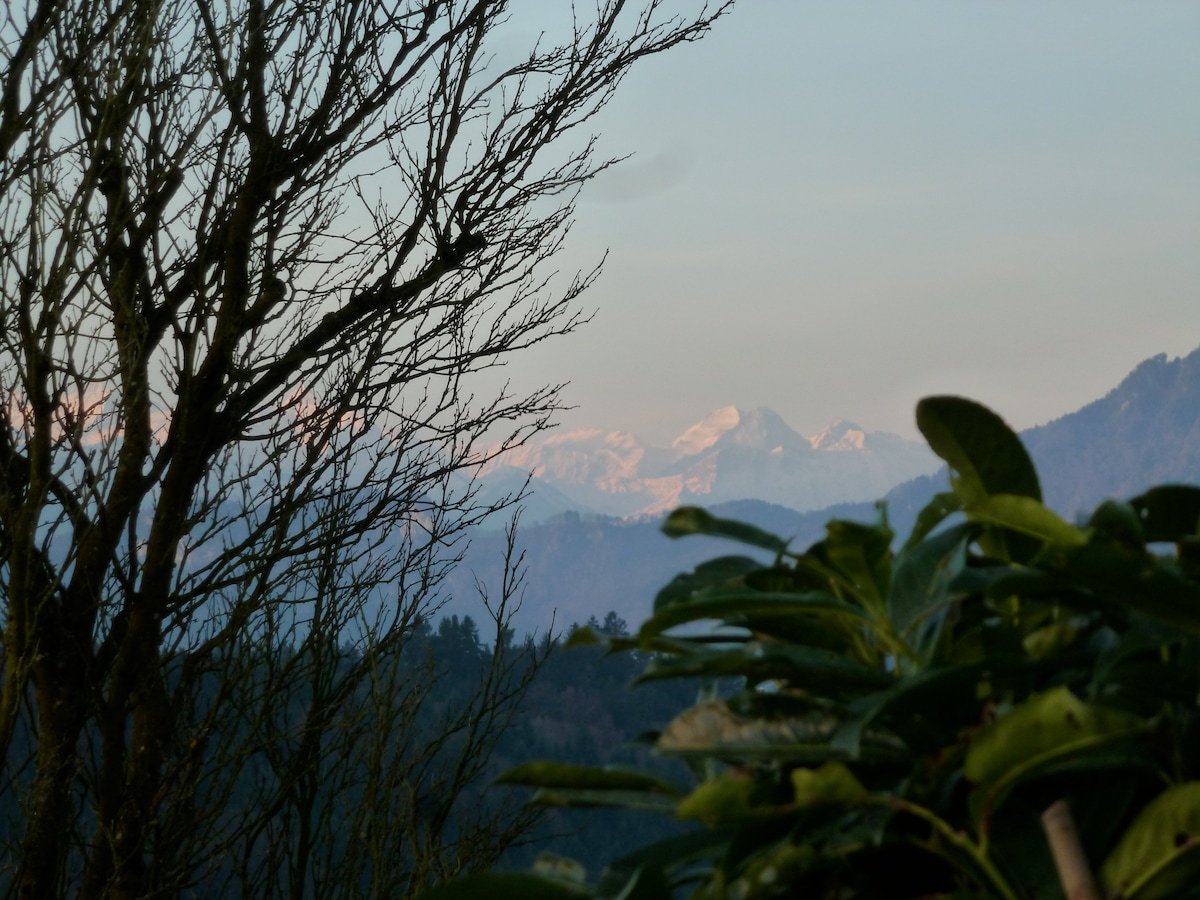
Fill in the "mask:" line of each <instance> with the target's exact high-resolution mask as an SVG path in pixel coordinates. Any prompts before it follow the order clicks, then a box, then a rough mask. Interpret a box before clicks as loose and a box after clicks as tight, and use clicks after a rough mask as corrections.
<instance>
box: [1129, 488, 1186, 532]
mask: <svg viewBox="0 0 1200 900" xmlns="http://www.w3.org/2000/svg"><path fill="white" fill-rule="evenodd" d="M1129 505H1130V506H1132V507H1133V508H1134V510H1136V511H1137V514H1138V517H1139V518H1140V520H1141V523H1142V532H1143V534H1144V535H1145V538H1146V540H1147V541H1149V542H1152V543H1154V542H1161V541H1169V542H1171V543H1174V542H1176V541H1178V540H1180V539H1181V538H1184V537H1195V536H1197V535H1200V487H1195V486H1193V485H1183V484H1164V485H1162V486H1160V487H1155V488H1151V489H1150V490H1148V491H1146V493H1144V494H1142V495H1140V496H1138V497H1134V498H1133V499H1132V500H1130V501H1129Z"/></svg>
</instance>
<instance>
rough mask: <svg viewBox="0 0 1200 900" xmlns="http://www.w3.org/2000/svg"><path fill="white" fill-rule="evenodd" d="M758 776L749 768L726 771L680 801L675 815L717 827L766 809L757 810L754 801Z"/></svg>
mask: <svg viewBox="0 0 1200 900" xmlns="http://www.w3.org/2000/svg"><path fill="white" fill-rule="evenodd" d="M753 793H754V775H753V774H752V773H751V772H748V771H746V770H745V769H726V770H725V771H724V772H721V773H720V774H719V775H717V777H716V778H710V779H708V780H707V781H702V782H701V783H700V784H698V785H697V786H696V789H695V790H693V791H692V792H691V793H690V794H688V795H687V796H686V797H684V798H683V799H682V800H680V801H679V805H678V806H677V807H676V809H675V815H676V816H678V817H679V818H681V819H695V820H697V821H699V822H704V823H705V824H706V825H709V826H715V825H720V824H724V823H732V822H737V821H741V820H744V819H746V818H749V817H751V816H754V815H755V814H761V813H763V812H764V811H765V810H763V809H756V808H755V805H754V804H753V803H752V802H751V796H752V795H753Z"/></svg>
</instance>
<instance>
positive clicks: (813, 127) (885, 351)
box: [508, 0, 1200, 440]
mask: <svg viewBox="0 0 1200 900" xmlns="http://www.w3.org/2000/svg"><path fill="white" fill-rule="evenodd" d="M596 126H597V129H598V130H599V131H600V132H601V133H602V134H603V137H604V140H603V146H604V148H605V149H606V151H607V152H609V153H612V154H620V153H624V152H629V151H635V152H636V154H637V155H636V157H635V158H634V159H633V160H631V161H629V162H627V163H625V164H623V166H622V167H620V168H619V169H617V170H614V171H613V172H612V173H610V174H608V175H606V176H604V177H602V178H600V179H597V181H596V182H594V183H593V184H592V185H590V186H589V189H588V190H587V191H586V193H585V195H584V198H583V200H582V202H581V203H580V206H579V211H578V221H577V226H576V229H575V231H574V233H573V235H572V238H571V240H570V244H569V250H568V252H566V253H564V255H563V257H562V258H561V261H560V262H561V266H562V267H563V268H564V269H572V270H573V269H574V268H578V267H583V266H588V265H590V264H591V263H593V262H594V261H595V260H596V259H597V258H598V257H599V255H600V254H601V253H602V252H603V250H604V249H605V248H608V249H609V250H610V256H609V261H608V264H607V266H606V269H605V274H604V276H603V277H602V278H601V280H600V282H599V284H598V285H597V286H596V287H595V289H594V290H593V291H592V292H590V293H589V294H588V295H586V297H585V302H586V304H587V305H588V306H589V307H593V308H595V310H596V313H597V314H596V318H595V321H594V322H593V323H592V324H591V325H589V326H587V327H586V328H584V329H583V330H582V331H581V332H580V333H579V334H578V335H576V336H573V337H571V338H567V339H563V340H560V341H557V342H550V343H548V344H546V345H545V346H544V347H543V348H539V349H537V350H535V351H532V352H530V353H528V354H526V355H525V356H523V357H522V358H521V359H520V360H514V362H513V363H512V365H510V367H509V370H508V371H509V374H510V375H512V376H513V377H514V379H515V380H516V381H517V383H518V384H522V383H528V382H531V381H538V380H545V381H552V380H564V379H565V380H570V381H571V382H572V384H571V386H570V388H569V389H568V391H567V394H566V398H567V400H568V401H569V402H571V403H574V404H577V405H578V406H579V407H580V408H579V409H578V410H576V411H574V412H572V413H569V414H567V415H566V416H564V417H563V423H564V425H565V426H567V427H574V426H580V425H594V426H597V427H604V428H618V427H619V428H627V429H630V430H633V431H636V432H639V433H641V434H643V435H645V436H646V437H648V438H651V439H657V440H663V439H668V438H669V437H670V436H673V435H674V434H677V433H678V432H679V431H681V430H682V429H683V428H684V427H685V426H686V425H688V424H690V423H691V422H693V421H695V420H696V419H698V418H700V417H701V416H703V415H704V414H705V413H706V412H707V411H708V410H710V409H712V408H715V407H718V406H723V405H727V404H737V405H741V406H746V407H752V406H758V405H766V406H770V407H772V408H774V409H776V410H777V411H778V412H779V413H781V414H782V415H783V416H784V418H786V419H787V420H788V421H789V422H791V423H792V424H793V425H794V426H796V427H797V428H798V429H800V430H801V431H803V432H805V433H812V432H815V431H817V430H819V429H820V427H821V426H822V425H823V424H824V423H825V422H826V421H827V420H828V419H830V418H832V417H834V416H844V417H846V418H851V419H854V420H856V421H858V422H859V423H860V424H861V425H863V426H865V427H867V428H868V429H883V430H890V431H897V432H900V433H903V434H907V435H913V434H915V430H914V428H913V426H912V425H911V419H912V407H913V404H914V403H915V401H916V400H917V399H918V398H919V397H920V396H922V395H923V394H927V393H933V392H954V393H963V394H967V395H970V396H973V397H976V398H978V399H980V400H983V401H985V402H988V403H990V404H992V405H993V406H994V407H995V408H996V409H997V410H998V411H1000V412H1001V413H1002V414H1003V415H1005V416H1006V417H1007V418H1008V419H1009V420H1010V421H1011V422H1012V423H1013V424H1014V425H1017V426H1018V427H1024V426H1028V425H1033V424H1036V423H1040V422H1044V421H1046V420H1048V419H1051V418H1054V417H1056V416H1058V415H1062V414H1064V413H1067V412H1070V411H1072V410H1074V409H1076V408H1077V407H1079V406H1081V405H1082V404H1084V403H1086V402H1088V401H1090V400H1092V399H1095V398H1096V397H1098V396H1100V395H1102V394H1103V393H1104V392H1106V391H1107V390H1108V389H1109V388H1111V387H1113V386H1114V385H1115V384H1116V383H1117V381H1118V380H1119V379H1120V378H1121V377H1122V376H1123V375H1124V374H1125V373H1126V372H1127V371H1128V370H1129V369H1130V368H1132V367H1133V365H1135V364H1136V363H1137V362H1138V361H1140V360H1141V359H1144V358H1145V357H1147V356H1150V355H1153V354H1155V353H1159V352H1167V353H1169V354H1171V355H1173V356H1174V355H1179V354H1183V353H1186V352H1188V351H1190V350H1192V349H1194V348H1195V347H1197V346H1200V3H1193V2H1183V0H1179V2H1146V0H1142V2H1136V3H1134V2H1099V0H1087V2H1062V0H1054V2H1034V0H1028V2H1019V0H1006V2H998V0H997V2H923V0H905V2H850V0H839V2H832V0H829V2H821V3H816V2H799V0H741V2H740V3H739V5H738V7H737V8H736V9H735V10H734V12H733V13H732V15H731V16H730V17H729V18H728V19H727V20H725V21H723V22H721V23H720V24H719V25H718V27H717V29H716V30H715V32H714V33H713V34H712V35H711V36H710V37H709V38H708V39H706V40H705V41H704V42H702V43H700V44H697V45H694V46H689V47H683V48H681V49H679V50H678V51H676V52H674V53H672V54H669V55H666V56H663V57H661V58H658V59H654V60H651V61H649V62H648V63H646V64H645V65H644V66H643V67H642V68H641V69H640V70H639V71H635V72H634V73H633V74H632V75H631V76H630V78H629V79H628V80H627V82H626V83H625V84H624V85H623V89H622V90H621V92H620V93H619V94H618V96H617V98H616V100H615V101H614V102H613V104H612V106H611V107H610V108H609V109H607V110H606V111H605V112H604V113H603V114H602V115H601V117H600V118H599V119H598V120H597V123H596Z"/></svg>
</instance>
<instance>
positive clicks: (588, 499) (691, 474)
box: [481, 406, 938, 521]
mask: <svg viewBox="0 0 1200 900" xmlns="http://www.w3.org/2000/svg"><path fill="white" fill-rule="evenodd" d="M937 467H938V460H937V458H936V457H935V456H934V455H933V454H932V453H930V452H929V449H928V448H927V447H925V445H924V444H921V443H919V442H917V441H909V440H905V439H904V438H901V437H899V436H897V435H894V434H887V433H885V432H866V431H864V430H863V429H861V428H860V427H859V426H857V425H855V424H854V423H853V422H848V421H846V420H844V419H837V420H835V421H833V422H831V423H830V424H829V425H828V426H827V427H826V428H825V429H824V430H823V431H822V432H821V433H820V434H817V435H814V436H813V437H805V436H803V435H801V434H799V433H798V432H796V431H795V430H793V429H792V428H791V427H790V426H789V425H788V424H787V423H786V422H785V421H784V420H783V419H782V418H781V417H780V416H779V414H778V413H776V412H774V411H772V410H770V409H766V408H762V407H760V408H758V409H751V410H743V409H739V408H738V407H735V406H726V407H724V408H722V409H718V410H715V411H714V412H712V413H710V414H709V415H708V416H706V417H705V418H704V419H703V420H701V421H699V422H697V423H696V424H695V425H693V426H691V427H690V428H688V429H687V430H686V431H684V432H683V434H681V435H679V437H677V438H676V439H675V440H674V441H673V442H672V443H671V445H670V446H669V447H655V446H652V445H650V444H647V443H646V442H645V441H643V440H641V439H639V438H638V437H636V436H635V435H633V434H630V433H629V432H625V431H609V432H604V431H600V430H597V429H582V430H577V431H571V432H567V433H565V434H557V435H552V436H551V437H549V438H546V439H545V440H542V441H539V442H536V443H531V444H528V445H526V446H524V447H520V448H517V449H516V450H512V451H510V452H508V453H506V454H504V455H503V456H502V457H500V458H499V459H498V460H496V461H494V462H493V463H491V464H490V465H489V466H488V467H487V468H486V469H485V470H484V471H483V472H482V473H481V474H482V489H483V491H484V493H485V495H488V496H494V495H497V494H503V493H507V492H510V491H512V490H513V489H514V487H519V486H520V485H521V484H522V483H523V482H524V480H525V478H526V477H528V475H529V474H530V473H532V474H533V481H532V483H531V494H530V498H529V501H528V502H527V504H526V507H527V508H526V516H525V517H526V521H542V520H545V519H546V518H548V517H550V516H552V515H555V514H558V513H561V512H564V511H566V510H569V509H573V510H575V511H576V512H581V513H599V514H602V515H608V516H615V517H619V518H636V517H645V516H661V515H662V514H663V513H666V512H668V511H670V510H672V509H674V508H675V507H677V506H681V505H685V504H702V505H706V506H711V505H713V504H716V503H724V502H728V501H732V500H743V499H757V500H769V501H771V502H773V503H777V504H780V505H783V506H786V507H789V508H791V509H795V510H799V511H805V510H813V509H821V508H823V507H826V506H829V505H830V504H833V503H838V502H844V501H856V500H871V499H874V498H876V497H880V496H882V495H883V494H885V493H887V491H888V490H890V489H891V488H892V487H894V486H896V485H897V484H900V483H901V482H904V481H907V480H909V479H911V478H915V477H916V476H918V475H923V474H928V473H930V472H933V471H935V470H936V469H937Z"/></svg>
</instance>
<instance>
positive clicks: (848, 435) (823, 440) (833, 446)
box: [808, 419, 867, 450]
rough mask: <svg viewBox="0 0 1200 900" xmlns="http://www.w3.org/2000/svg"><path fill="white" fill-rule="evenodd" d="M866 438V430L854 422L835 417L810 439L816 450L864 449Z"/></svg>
mask: <svg viewBox="0 0 1200 900" xmlns="http://www.w3.org/2000/svg"><path fill="white" fill-rule="evenodd" d="M866 439H867V434H866V432H865V431H863V430H862V429H861V428H859V427H858V426H857V425H856V424H854V423H853V422H847V421H846V420H845V419H834V420H833V421H832V422H830V423H829V424H828V425H826V426H825V427H824V428H823V429H822V430H821V432H820V433H819V434H815V435H813V436H812V437H811V438H809V439H808V440H809V443H811V444H812V448H813V449H814V450H863V449H866V448H865V445H866Z"/></svg>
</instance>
